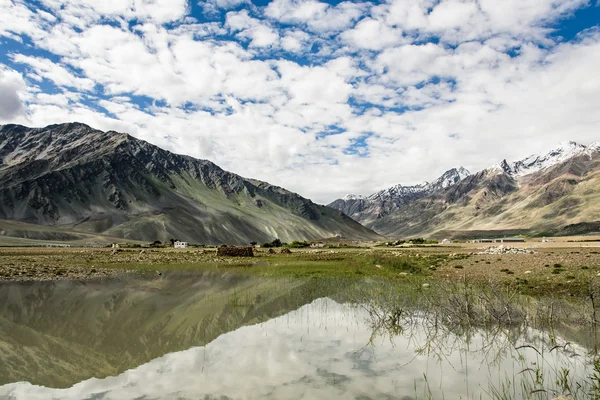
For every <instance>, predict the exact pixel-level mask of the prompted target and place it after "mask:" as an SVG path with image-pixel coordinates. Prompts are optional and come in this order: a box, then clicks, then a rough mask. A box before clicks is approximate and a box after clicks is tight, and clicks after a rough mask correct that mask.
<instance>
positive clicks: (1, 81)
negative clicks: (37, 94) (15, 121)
mask: <svg viewBox="0 0 600 400" xmlns="http://www.w3.org/2000/svg"><path fill="white" fill-rule="evenodd" d="M23 90H25V81H24V80H23V77H22V76H21V74H19V73H18V72H16V71H13V70H11V69H8V68H5V67H2V65H0V93H2V95H0V121H9V120H11V119H12V118H15V117H16V116H18V115H22V114H24V112H25V109H24V107H23V103H22V102H21V98H20V96H19V92H21V91H23Z"/></svg>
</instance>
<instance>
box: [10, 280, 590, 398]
mask: <svg viewBox="0 0 600 400" xmlns="http://www.w3.org/2000/svg"><path fill="white" fill-rule="evenodd" d="M365 288H366V289H365ZM388 292H389V293H392V292H393V293H395V295H396V296H403V294H402V292H401V291H400V293H398V292H399V291H398V290H397V288H394V287H390V286H388V285H387V284H386V283H384V282H378V281H372V280H364V281H352V282H345V281H340V280H330V281H328V280H322V281H318V282H317V281H316V280H293V279H261V278H256V277H247V276H246V277H242V276H236V275H235V274H222V275H216V274H188V275H181V274H171V275H167V276H161V277H156V278H152V279H150V278H148V279H130V280H127V281H119V280H113V281H96V282H94V281H90V282H71V281H56V282H36V283H2V284H0V398H1V399H27V400H30V399H263V398H271V399H301V398H304V399H332V398H336V399H486V398H491V399H494V398H506V399H525V398H540V399H550V398H553V397H556V396H558V395H562V394H567V393H571V394H572V395H573V396H574V397H575V398H593V396H594V393H595V392H594V390H595V389H594V385H595V384H596V383H597V382H596V381H595V380H594V379H593V376H594V373H598V372H599V371H594V366H593V360H594V353H593V349H592V348H591V347H592V346H590V343H593V341H594V340H595V339H594V338H590V336H589V334H582V332H583V331H582V330H573V329H571V330H565V329H559V330H555V329H541V328H539V327H532V326H531V325H529V324H524V323H519V324H507V325H505V326H498V325H489V326H485V327H471V328H470V329H463V328H464V327H458V326H453V325H452V324H450V323H448V320H447V319H445V318H444V315H436V314H435V313H432V312H431V311H430V310H428V309H427V310H426V309H425V308H424V307H420V306H419V305H418V304H417V305H416V306H415V307H414V308H410V309H409V307H407V306H406V305H404V306H403V308H402V309H401V311H399V309H398V308H394V307H391V303H390V301H389V298H388V297H386V296H383V295H382V294H385V293H388ZM356 293H360V296H356ZM384 298H385V299H386V300H383V299H384ZM394 304H398V300H394ZM581 337H583V338H585V340H579V341H578V340H577V338H581ZM596 367H598V366H596ZM598 379H599V380H600V377H598Z"/></svg>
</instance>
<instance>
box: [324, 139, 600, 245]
mask: <svg viewBox="0 0 600 400" xmlns="http://www.w3.org/2000/svg"><path fill="white" fill-rule="evenodd" d="M599 160H600V145H599V144H598V142H594V143H592V144H590V145H587V146H586V145H581V144H577V143H575V142H564V143H561V144H560V145H559V146H558V147H556V148H554V149H552V150H550V151H549V152H547V153H541V154H537V155H532V156H529V157H527V158H525V159H523V160H519V161H516V162H513V163H508V162H507V161H506V160H503V161H502V162H501V163H500V164H497V165H496V166H493V167H491V168H487V169H484V170H481V171H479V172H477V173H474V174H470V175H468V176H465V177H461V179H458V180H456V182H454V183H453V184H451V185H448V186H446V187H445V188H439V189H437V190H434V191H432V192H430V193H427V194H425V195H422V196H415V197H412V198H408V199H407V198H406V196H403V197H402V196H401V198H400V200H401V201H400V202H398V201H397V203H398V204H399V206H398V207H396V208H395V209H393V210H391V211H390V212H387V213H379V212H378V210H379V209H380V208H381V207H383V206H384V204H383V202H379V203H376V204H366V203H367V202H368V200H367V199H372V198H373V196H375V195H376V194H374V195H371V196H367V197H365V198H364V199H365V200H362V203H361V204H360V207H358V206H357V204H356V202H354V203H353V202H352V201H348V200H347V201H343V200H336V201H334V202H332V203H331V204H330V206H331V207H333V208H336V209H341V210H342V211H344V212H350V214H349V215H350V216H351V217H353V218H355V219H356V220H357V221H359V222H361V223H362V224H364V225H365V226H368V227H370V228H372V229H373V230H375V231H376V232H378V233H380V234H383V235H386V236H391V237H405V236H436V235H441V233H440V232H456V233H457V234H459V235H462V236H465V235H467V236H468V232H469V231H473V232H475V231H481V232H486V231H496V230H497V231H510V232H521V233H522V232H530V233H531V234H543V233H547V234H552V232H562V231H568V230H569V229H568V227H569V226H575V227H580V228H581V229H579V231H580V232H582V231H583V230H582V229H585V227H589V228H590V229H592V228H593V227H594V226H596V225H597V224H596V221H600V190H598V189H597V187H598V186H597V183H598V182H599V178H598V177H599V176H600V163H599ZM400 186H401V185H400ZM393 188H394V187H392V188H391V189H393ZM383 192H386V191H383ZM388 192H393V191H390V190H388ZM378 193H381V192H378ZM404 200H407V201H404ZM392 201H394V199H392ZM400 203H401V204H400ZM565 229H566V230H565Z"/></svg>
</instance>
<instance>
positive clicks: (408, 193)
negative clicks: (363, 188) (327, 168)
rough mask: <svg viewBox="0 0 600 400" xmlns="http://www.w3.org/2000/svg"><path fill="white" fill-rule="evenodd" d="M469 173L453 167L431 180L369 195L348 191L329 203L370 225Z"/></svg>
mask: <svg viewBox="0 0 600 400" xmlns="http://www.w3.org/2000/svg"><path fill="white" fill-rule="evenodd" d="M469 175H470V172H469V171H467V170H466V169H465V168H463V167H460V168H453V169H451V170H449V171H447V172H445V173H444V174H443V175H442V176H441V177H439V178H438V179H436V180H435V181H434V182H431V183H429V182H424V183H422V184H420V185H414V186H402V185H396V186H393V187H391V188H389V189H386V190H382V191H379V192H377V193H374V194H372V195H370V196H368V197H363V196H357V195H347V196H345V197H344V198H343V199H339V200H336V201H334V202H333V203H331V204H329V206H330V207H332V208H335V209H338V210H340V211H342V212H343V213H344V214H346V215H348V216H350V217H352V218H353V219H355V220H356V221H359V222H361V223H362V224H366V225H368V224H370V223H373V221H376V220H377V219H380V218H383V217H385V216H387V215H390V214H393V213H394V212H396V211H398V210H399V209H401V208H402V207H403V206H405V205H407V204H410V203H412V202H414V201H416V200H419V199H422V198H423V197H426V196H427V195H431V194H433V193H435V192H438V191H440V190H443V189H445V188H447V187H449V186H452V185H454V184H455V183H457V182H459V181H460V180H462V179H464V178H466V177H467V176H469Z"/></svg>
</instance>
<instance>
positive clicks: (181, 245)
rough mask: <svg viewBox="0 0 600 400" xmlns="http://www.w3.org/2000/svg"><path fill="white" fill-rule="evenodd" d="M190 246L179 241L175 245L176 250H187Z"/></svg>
mask: <svg viewBox="0 0 600 400" xmlns="http://www.w3.org/2000/svg"><path fill="white" fill-rule="evenodd" d="M189 245H190V244H189V243H188V242H180V241H179V240H177V241H175V242H174V243H173V247H175V248H176V249H187V248H188V246H189Z"/></svg>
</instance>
